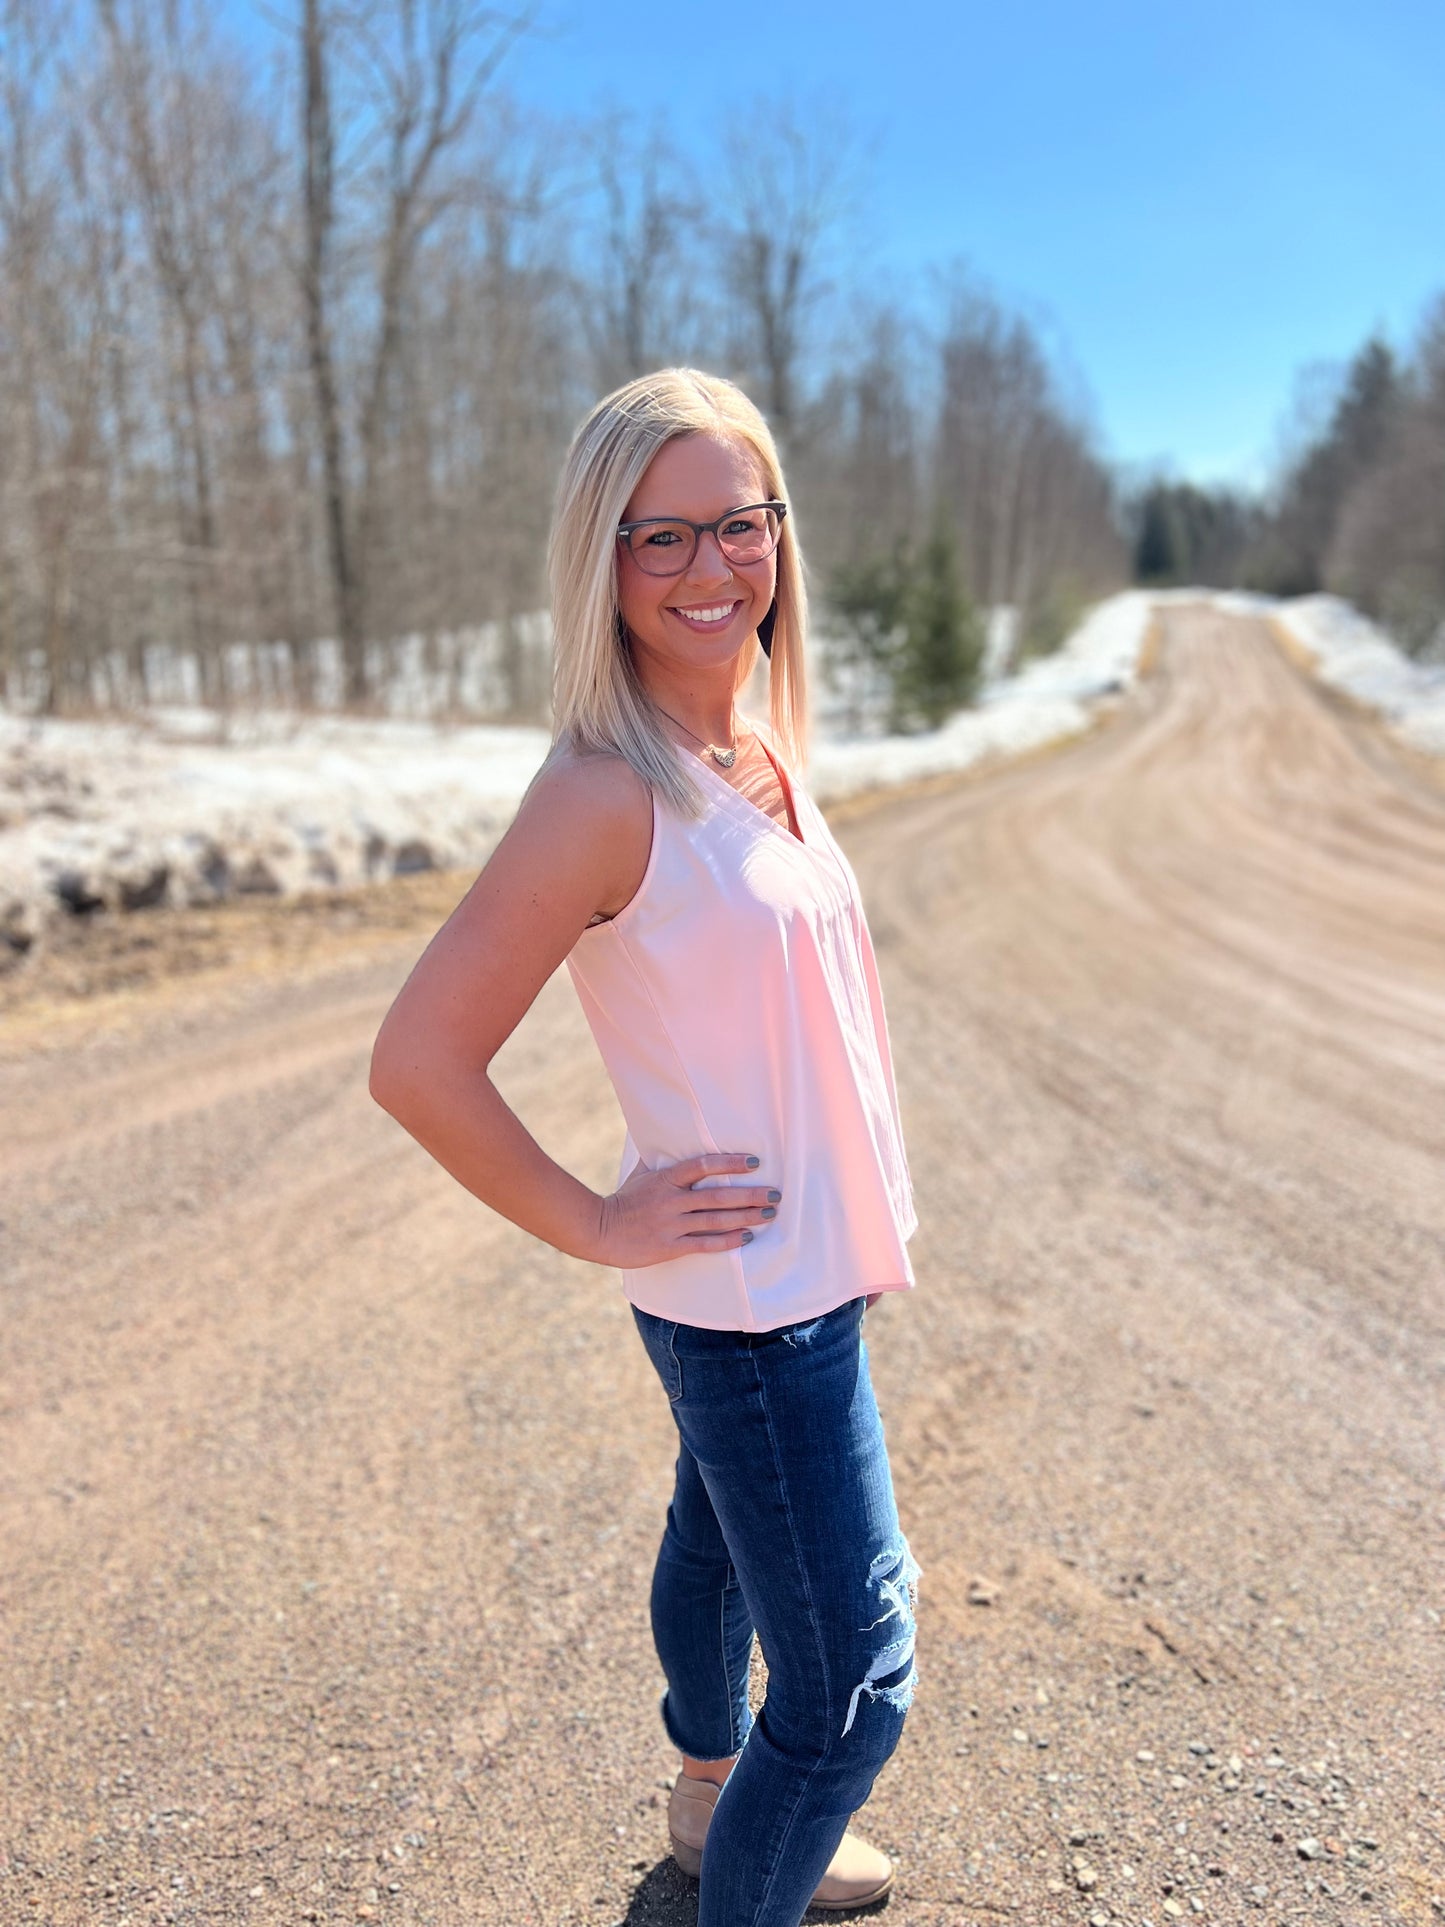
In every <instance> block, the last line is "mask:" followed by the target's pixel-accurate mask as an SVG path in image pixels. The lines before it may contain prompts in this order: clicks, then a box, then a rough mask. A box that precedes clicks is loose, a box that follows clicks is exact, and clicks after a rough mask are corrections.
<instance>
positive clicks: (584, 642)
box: [547, 368, 807, 816]
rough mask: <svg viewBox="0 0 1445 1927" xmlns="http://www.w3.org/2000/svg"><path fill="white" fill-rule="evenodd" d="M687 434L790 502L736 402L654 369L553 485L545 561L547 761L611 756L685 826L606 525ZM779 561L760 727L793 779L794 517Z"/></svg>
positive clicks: (696, 376)
mask: <svg viewBox="0 0 1445 1927" xmlns="http://www.w3.org/2000/svg"><path fill="white" fill-rule="evenodd" d="M697 434H713V435H721V436H724V437H728V438H731V439H733V440H735V441H738V442H740V443H742V444H743V445H744V446H745V447H746V448H747V449H748V450H749V451H750V452H751V453H752V454H753V455H754V456H755V457H756V459H757V462H758V465H759V467H760V468H761V470H762V476H763V483H762V486H763V494H764V495H765V496H767V497H769V498H771V499H775V500H778V501H785V500H786V499H787V497H786V493H785V490H784V484H783V470H782V464H781V462H780V461H779V459H778V450H777V445H776V444H775V443H774V441H773V437H772V433H771V431H770V430H769V428H768V425H767V423H766V422H765V421H764V419H763V417H762V415H761V414H760V413H759V411H758V409H757V408H756V406H755V405H754V404H753V403H752V402H751V401H750V400H749V399H748V397H747V396H746V395H745V394H744V393H743V391H742V390H741V388H739V387H737V386H736V385H735V384H734V383H733V382H730V381H726V380H724V379H723V378H722V377H721V376H719V375H708V374H704V373H703V372H702V371H701V370H700V369H697V368H661V369H658V370H657V372H656V373H655V374H651V375H640V376H639V377H638V378H637V379H636V380H635V381H629V382H627V383H626V384H625V385H624V386H623V387H621V388H618V389H615V390H614V391H613V392H612V394H610V395H606V396H604V397H603V399H602V400H601V401H600V402H598V403H597V405H596V407H595V408H593V410H592V412H591V413H590V414H589V415H588V416H587V418H586V420H585V421H583V423H582V424H581V426H580V427H579V428H578V430H577V432H576V434H575V435H574V436H573V438H572V445H571V447H570V448H569V449H568V451H567V459H566V462H565V463H564V464H563V468H562V476H561V480H560V482H559V483H558V487H557V500H556V507H555V510H554V513H553V518H552V534H551V540H550V542H549V543H548V549H547V574H548V580H549V583H550V588H551V601H552V636H553V659H552V718H553V722H552V747H551V749H550V750H549V752H548V757H547V760H548V761H550V760H551V757H552V755H554V754H555V753H556V752H557V750H558V748H559V746H561V745H564V744H565V745H567V746H569V747H571V748H574V749H578V750H611V751H614V752H615V753H616V754H617V755H619V756H622V757H625V759H626V760H627V761H628V762H629V763H630V764H631V765H632V767H633V768H634V769H635V770H636V771H637V772H638V774H639V775H640V776H641V777H642V778H643V779H644V780H645V781H646V782H647V783H649V784H650V785H651V786H652V789H653V791H654V792H655V793H657V794H659V795H660V796H662V797H664V798H666V800H667V801H668V802H669V803H671V805H672V806H673V808H674V809H676V810H677V811H678V812H679V813H681V814H682V815H685V816H697V815H700V814H701V812H702V810H703V808H704V807H705V805H704V799H703V793H702V790H701V788H700V787H699V785H698V783H697V782H696V780H695V779H694V778H693V777H692V776H691V775H689V774H688V773H687V772H686V770H685V769H684V767H683V759H681V758H680V757H679V755H678V753H677V751H676V749H675V748H674V746H673V743H672V740H671V738H670V737H669V736H668V735H667V733H666V731H665V730H664V729H663V727H662V724H661V722H660V721H659V720H658V714H657V711H656V709H655V708H654V706H653V704H652V701H651V699H650V698H649V696H648V694H647V691H646V689H645V688H644V687H643V684H642V682H641V680H640V679H639V677H638V675H637V671H636V667H635V665H634V663H633V660H632V652H631V649H630V648H629V647H628V645H627V642H626V632H625V630H624V628H623V624H622V618H621V611H620V608H619V606H618V596H617V563H618V558H617V546H618V545H617V525H618V523H619V522H620V521H621V520H622V518H623V516H624V515H625V513H626V511H627V504H628V502H629V501H630V500H631V498H632V494H633V491H634V490H635V489H636V487H637V485H638V483H639V482H640V481H641V480H642V477H643V475H644V474H645V473H646V471H647V467H648V464H649V463H650V462H651V461H652V458H653V456H654V455H656V454H657V452H658V450H659V449H660V448H662V447H663V446H664V445H665V444H666V443H668V442H670V441H674V440H676V439H677V438H678V437H680V436H684V435H697ZM777 558H778V560H777V591H776V598H775V601H774V604H773V611H772V614H773V631H772V644H771V653H770V658H769V676H768V719H769V722H770V724H771V726H772V734H773V738H774V740H775V742H776V744H777V747H778V749H779V751H780V753H781V755H782V758H783V761H784V763H785V764H786V765H787V766H788V767H789V769H790V770H793V769H799V768H801V766H802V763H803V760H804V758H805V756H806V754H807V690H806V682H805V674H804V667H803V642H804V636H805V633H806V625H807V592H806V589H805V587H804V581H803V559H802V555H801V552H800V551H799V548H798V542H797V536H796V533H795V531H794V526H793V517H792V515H791V513H790V514H789V515H788V517H787V518H786V520H785V521H784V523H783V526H782V532H781V536H780V539H779V542H778V548H777ZM755 660H756V658H751V659H750V660H749V663H748V668H749V670H751V668H752V666H753V663H754V662H755ZM739 687H741V681H740V683H739Z"/></svg>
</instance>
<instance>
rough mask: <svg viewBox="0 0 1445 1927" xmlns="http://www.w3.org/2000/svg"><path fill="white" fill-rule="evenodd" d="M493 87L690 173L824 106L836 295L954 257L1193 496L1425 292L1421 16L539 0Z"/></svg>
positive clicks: (1403, 11)
mask: <svg viewBox="0 0 1445 1927" xmlns="http://www.w3.org/2000/svg"><path fill="white" fill-rule="evenodd" d="M248 4H249V0H231V4H230V5H229V6H228V9H227V10H228V12H231V13H232V14H233V15H234V13H235V12H236V11H238V10H240V9H241V8H244V7H245V6H247V5H248ZM506 76H507V78H508V80H509V83H510V85H511V88H512V89H513V91H514V92H515V93H517V94H518V95H520V97H521V98H522V99H523V100H524V101H526V102H530V103H534V104H535V105H536V106H537V107H538V108H539V109H541V110H543V111H544V112H546V113H548V114H555V115H558V116H566V115H569V114H571V113H573V112H592V111H596V110H599V109H601V108H602V107H604V106H606V107H630V108H633V109H635V110H636V111H637V112H638V114H639V116H640V117H641V118H642V119H643V120H644V121H645V120H646V119H647V118H648V117H649V116H650V115H651V114H652V113H653V112H655V111H658V110H663V111H665V112H666V114H667V118H668V121H669V124H670V125H671V127H672V129H673V131H674V134H675V136H676V137H677V138H678V139H679V140H680V141H682V143H683V144H684V145H690V144H692V143H694V142H695V143H696V145H697V147H698V149H699V151H705V150H706V149H708V148H710V147H711V146H712V144H713V143H712V132H713V129H714V127H715V122H716V118H717V117H719V116H726V115H729V114H734V113H736V112H738V111H740V110H742V109H747V108H750V107H752V106H753V105H754V104H755V103H756V101H757V99H758V98H759V96H766V95H768V94H777V93H787V94H791V96H792V97H793V98H794V99H795V100H796V101H797V102H798V103H799V104H800V106H802V107H804V108H807V107H809V106H810V105H814V104H816V105H818V106H820V107H822V108H824V109H825V111H826V113H827V114H828V116H829V117H830V118H832V119H834V120H836V122H837V124H839V125H845V126H848V127H849V128H851V129H854V130H856V135H857V138H858V139H859V141H860V142H861V144H862V147H863V151H864V152H865V153H866V155H867V161H866V164H865V166H864V170H863V175H862V188H863V192H862V197H861V200H862V207H861V220H860V238H859V242H858V246H857V249H856V252H855V254H854V256H853V259H854V264H855V266H854V271H855V272H856V273H857V274H859V275H860V277H862V278H863V279H865V280H872V279H882V280H884V281H886V280H888V279H890V278H901V279H902V280H903V281H904V282H906V283H907V284H909V285H920V284H921V282H922V279H923V276H924V272H925V270H926V268H927V267H928V265H929V264H931V263H938V264H944V263H948V262H951V261H958V260H963V261H966V262H967V263H968V264H969V265H970V266H971V267H972V268H973V269H975V270H976V271H977V272H978V273H979V274H980V275H981V276H982V277H983V278H984V279H985V280H986V281H988V282H989V283H990V284H991V285H992V286H993V287H994V288H995V289H996V291H997V292H998V293H1000V294H1001V295H1003V296H1005V297H1006V298H1007V299H1009V300H1010V301H1012V302H1016V303H1018V304H1020V305H1022V306H1023V307H1024V308H1025V309H1026V310H1027V311H1029V312H1030V313H1031V314H1033V315H1034V316H1035V317H1036V318H1039V319H1041V320H1042V321H1043V322H1044V323H1045V325H1046V327H1047V330H1048V332H1049V333H1050V335H1051V336H1052V337H1054V338H1056V339H1058V340H1059V341H1061V342H1062V343H1063V344H1065V345H1066V347H1067V350H1068V354H1069V357H1070V359H1071V361H1072V363H1073V364H1074V365H1075V366H1076V367H1077V369H1078V370H1079V372H1080V374H1081V375H1082V377H1083V380H1084V383H1085V385H1086V387H1087V390H1088V392H1089V393H1090V395H1091V397H1092V400H1093V404H1094V415H1095V419H1096V421H1097V422H1098V425H1099V428H1100V430H1101V434H1102V440H1103V443H1104V446H1105V450H1106V452H1107V453H1108V454H1110V455H1111V456H1112V457H1114V458H1116V459H1119V460H1123V461H1128V462H1149V461H1153V460H1156V459H1158V460H1161V461H1166V462H1168V463H1170V464H1172V465H1173V466H1174V467H1175V468H1176V469H1177V470H1178V471H1179V472H1181V473H1184V474H1187V475H1191V476H1193V477H1195V478H1196V479H1200V480H1206V481H1209V480H1222V479H1234V480H1239V481H1245V482H1257V481H1260V480H1263V479H1264V477H1265V475H1266V473H1267V470H1268V466H1269V463H1270V461H1271V459H1272V457H1273V454H1274V451H1275V447H1276V437H1277V431H1278V427H1279V424H1280V422H1281V419H1282V417H1283V416H1284V414H1285V411H1286V409H1287V406H1288V404H1289V401H1290V397H1291V394H1292V392H1293V390H1294V385H1295V378H1296V375H1297V373H1298V371H1299V370H1300V369H1301V368H1302V367H1304V366H1305V365H1307V364H1312V363H1319V362H1327V361H1336V360H1342V359H1344V358H1345V357H1347V356H1348V355H1349V354H1350V353H1351V352H1352V351H1353V350H1354V349H1355V348H1356V347H1357V346H1358V345H1359V343H1360V342H1361V341H1362V340H1363V338H1364V337H1365V336H1366V335H1367V334H1368V333H1369V332H1370V331H1371V330H1372V329H1376V328H1379V329H1383V330H1384V331H1385V332H1386V333H1387V335H1388V336H1389V337H1390V338H1391V339H1392V340H1394V341H1395V342H1396V343H1402V342H1405V341H1407V340H1408V339H1409V337H1410V335H1411V334H1412V333H1413V331H1414V329H1415V327H1416V325H1417V324H1418V322H1419V319H1420V317H1421V315H1422V312H1423V310H1424V307H1425V304H1426V301H1427V299H1428V297H1429V296H1430V295H1431V294H1432V293H1437V292H1445V0H1208V3H1207V4H1206V3H1205V0H1193V4H1189V5H1183V6H1181V5H1178V4H1171V3H1170V0H1154V4H1152V5H1143V4H1138V3H1137V0H1090V4H1084V0H1012V3H1011V4H1010V3H1008V0H1006V3H1005V4H1003V5H990V6H987V7H984V6H976V5H969V4H967V3H966V0H901V4H894V5H884V4H879V0H764V3H762V4H760V3H759V0H753V3H752V4H744V5H740V6H729V5H726V4H721V3H720V0H708V4H706V5H699V4H697V0H665V4H660V5H659V4H655V0H643V3H639V0H634V4H632V5H628V4H626V0H622V4H618V0H541V5H540V9H539V14H538V21H537V26H536V28H535V29H534V30H533V32H532V33H531V34H530V35H529V36H528V37H527V38H526V39H525V40H523V41H522V42H520V43H519V44H518V46H517V47H516V48H515V50H514V51H513V52H512V53H511V54H510V55H509V56H508V59H507V63H506Z"/></svg>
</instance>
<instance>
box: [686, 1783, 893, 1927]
mask: <svg viewBox="0 0 1445 1927" xmlns="http://www.w3.org/2000/svg"><path fill="white" fill-rule="evenodd" d="M721 1791H722V1789H721V1788H720V1787H715V1786H714V1785H713V1783H712V1781H711V1780H694V1779H690V1778H689V1777H688V1775H687V1774H685V1773H679V1774H678V1776H677V1781H676V1783H675V1785H674V1786H673V1789H672V1794H671V1797H670V1798H669V1800H668V1802H667V1831H668V1833H669V1835H670V1836H671V1839H672V1857H673V1859H674V1860H675V1861H676V1862H677V1864H678V1866H679V1867H681V1868H682V1870H683V1872H684V1873H686V1874H691V1875H692V1877H693V1879H694V1880H696V1879H697V1877H698V1875H699V1874H700V1873H701V1872H702V1847H703V1842H704V1841H705V1840H706V1839H707V1830H708V1825H709V1823H710V1822H711V1820H712V1810H713V1808H714V1807H715V1806H716V1804H717V1796H718V1794H719V1793H720V1792H721ZM892 1885H893V1862H892V1861H891V1860H890V1859H889V1858H888V1856H887V1854H886V1853H880V1852H879V1851H878V1849H877V1847H870V1846H869V1844H868V1842H867V1841H866V1840H860V1839H859V1838H858V1836H857V1834H856V1833H845V1834H844V1835H843V1838H842V1839H841V1840H840V1841H839V1843H838V1851H837V1852H836V1853H835V1854H834V1855H833V1858H832V1859H831V1860H830V1861H829V1862H828V1871H827V1872H826V1873H825V1874H824V1875H823V1878H822V1879H821V1880H820V1881H819V1882H818V1886H817V1890H816V1892H815V1893H814V1895H813V1898H812V1900H811V1901H810V1902H809V1903H808V1904H809V1905H810V1906H812V1907H825V1908H828V1907H831V1908H838V1909H841V1908H844V1907H866V1906H867V1905H868V1903H869V1902H870V1901H872V1900H881V1899H882V1898H883V1896H884V1894H886V1893H887V1891H888V1889H889V1888H890V1887H891V1886H892Z"/></svg>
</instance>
